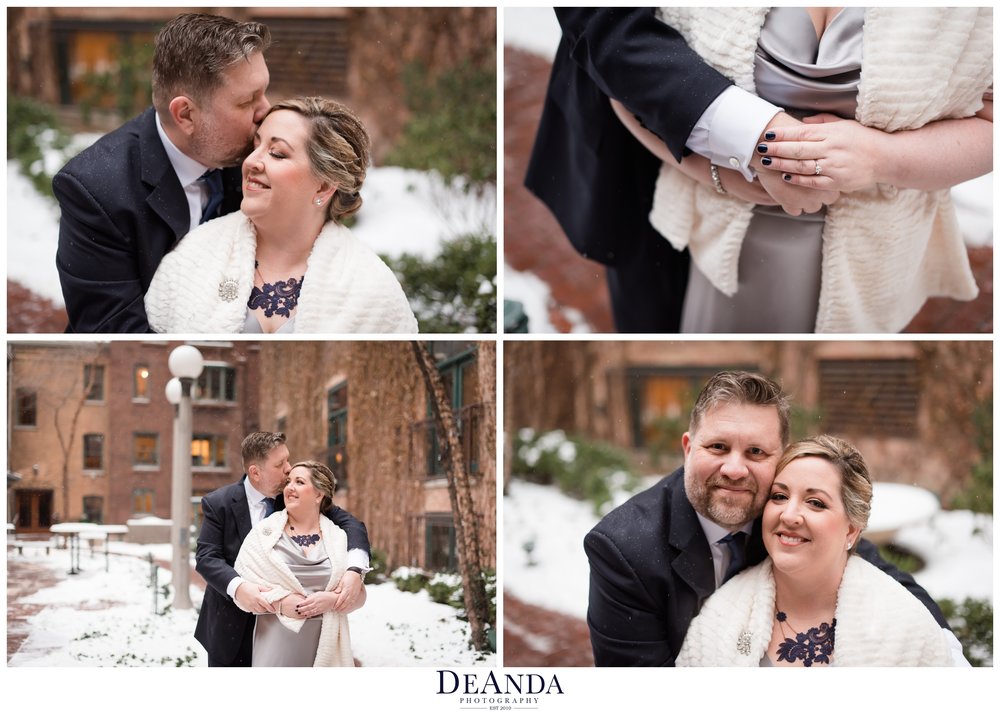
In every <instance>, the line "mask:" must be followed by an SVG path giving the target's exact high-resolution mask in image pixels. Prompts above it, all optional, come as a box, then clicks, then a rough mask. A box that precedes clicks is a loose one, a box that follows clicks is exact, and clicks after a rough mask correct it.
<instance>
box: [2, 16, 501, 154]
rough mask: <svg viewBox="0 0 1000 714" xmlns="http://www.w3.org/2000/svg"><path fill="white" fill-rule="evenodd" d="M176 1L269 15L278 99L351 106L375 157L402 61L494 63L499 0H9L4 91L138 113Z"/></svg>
mask: <svg viewBox="0 0 1000 714" xmlns="http://www.w3.org/2000/svg"><path fill="white" fill-rule="evenodd" d="M181 11H188V12H208V13H218V14H222V15H226V16H227V17H232V18H233V19H236V20H240V21H247V20H254V21H260V22H264V23H266V24H267V25H268V27H269V28H270V30H271V35H272V39H273V44H272V46H271V48H270V49H269V50H268V51H267V52H266V53H265V57H266V59H267V63H268V67H269V69H270V74H271V86H270V88H269V89H268V97H269V98H270V99H271V101H272V102H273V101H275V100H277V99H284V98H288V97H292V96H297V95H302V94H307V95H323V96H327V97H331V98H334V99H338V100H340V101H342V102H344V103H346V104H348V105H350V106H351V107H352V108H353V109H354V110H355V111H356V112H357V113H358V115H359V116H360V117H361V119H362V120H363V121H364V122H365V125H366V126H367V127H368V129H369V131H370V132H371V134H372V139H373V142H374V147H375V154H376V158H379V157H381V156H382V154H383V152H384V151H386V150H387V149H388V148H389V145H391V144H392V142H393V141H394V140H395V139H396V138H397V137H398V136H399V133H400V131H401V130H402V128H403V125H404V124H405V122H406V119H407V118H408V111H407V107H406V105H405V103H404V98H405V92H404V80H403V74H404V71H405V69H406V67H407V65H410V64H415V63H419V64H421V65H422V66H424V67H425V68H427V70H428V71H429V72H430V73H431V75H436V74H438V73H439V72H441V71H443V70H446V69H450V68H453V67H455V66H457V65H459V64H461V63H463V62H469V63H471V64H472V65H473V66H475V67H479V68H490V67H495V64H496V8H492V7H460V8H447V7H437V8H419V7H409V8H391V7H390V8H386V7H374V8H364V7H359V8H343V7H309V8H296V7H249V8H236V7H233V8H228V7H227V8H170V7H141V6H134V7H128V8H122V7H91V8H83V7H47V8H38V7H28V8H8V9H7V89H8V92H10V93H12V94H14V95H19V96H30V97H34V98H35V99H38V100H41V101H43V102H45V103H47V104H51V105H55V106H59V107H63V108H69V107H81V106H86V107H87V108H88V111H89V110H90V109H91V108H92V109H94V112H93V115H92V118H93V120H94V121H100V125H101V128H103V129H104V130H110V129H111V128H113V127H114V126H117V125H118V124H120V123H121V121H122V118H121V117H120V116H115V115H114V114H113V113H111V111H110V110H112V109H114V108H115V107H117V106H118V105H119V103H120V102H124V103H125V105H126V106H132V109H131V111H132V113H136V112H137V111H138V108H139V107H144V106H145V105H147V104H148V94H144V92H148V88H149V76H150V71H149V70H150V63H151V61H152V42H153V38H154V36H155V35H156V32H157V30H158V29H159V28H160V27H161V26H162V25H163V23H165V22H166V21H167V20H169V19H170V18H172V17H174V16H175V15H177V14H178V13H179V12H181ZM102 109H103V110H105V112H104V113H103V114H102V112H101V110H102Z"/></svg>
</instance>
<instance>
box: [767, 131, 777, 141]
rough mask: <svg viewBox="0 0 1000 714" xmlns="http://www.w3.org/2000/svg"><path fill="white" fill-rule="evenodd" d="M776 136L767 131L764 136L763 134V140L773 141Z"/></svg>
mask: <svg viewBox="0 0 1000 714" xmlns="http://www.w3.org/2000/svg"><path fill="white" fill-rule="evenodd" d="M776 136H778V135H777V134H775V133H774V132H773V131H769V132H767V133H766V134H764V138H765V139H767V140H768V141H774V138H775V137H776Z"/></svg>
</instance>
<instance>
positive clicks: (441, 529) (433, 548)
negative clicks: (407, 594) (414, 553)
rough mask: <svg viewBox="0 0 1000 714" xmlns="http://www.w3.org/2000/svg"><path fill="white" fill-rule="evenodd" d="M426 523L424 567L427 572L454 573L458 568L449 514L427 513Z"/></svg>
mask: <svg viewBox="0 0 1000 714" xmlns="http://www.w3.org/2000/svg"><path fill="white" fill-rule="evenodd" d="M426 523H427V525H426V529H425V534H424V535H425V544H424V560H425V563H424V567H425V568H427V569H428V570H447V571H454V570H455V569H456V568H457V567H458V557H457V555H456V552H455V524H454V521H453V520H452V517H451V514H450V513H428V514H427V521H426Z"/></svg>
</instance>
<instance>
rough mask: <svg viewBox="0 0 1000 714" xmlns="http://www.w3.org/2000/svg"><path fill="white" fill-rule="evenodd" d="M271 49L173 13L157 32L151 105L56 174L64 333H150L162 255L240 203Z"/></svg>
mask: <svg viewBox="0 0 1000 714" xmlns="http://www.w3.org/2000/svg"><path fill="white" fill-rule="evenodd" d="M269 45H270V32H269V30H268V29H267V27H266V26H265V25H262V24H260V23H256V22H243V23H241V22H236V21H234V20H231V19H229V18H225V17H219V16H215V15H197V14H184V15H179V16H178V17H176V18H174V19H173V20H171V21H170V22H168V23H167V24H166V25H164V27H163V29H162V30H160V32H159V33H158V34H157V36H156V42H155V48H154V54H153V107H151V108H149V109H147V110H146V111H145V112H144V113H143V114H141V115H139V116H138V117H136V118H135V119H132V120H131V121H129V122H128V123H126V124H125V125H123V126H122V127H120V128H118V129H117V130H115V131H113V132H111V133H110V134H108V135H106V136H104V137H102V138H101V139H100V140H98V141H97V143H96V144H94V145H93V146H91V147H89V148H88V149H86V150H84V151H83V152H81V153H80V154H79V155H78V156H76V157H75V158H73V159H72V160H70V161H69V162H68V163H67V164H66V166H64V167H63V169H62V170H61V171H60V172H59V173H58V174H56V176H55V178H54V179H53V180H52V190H53V192H54V193H55V196H56V198H57V199H58V201H59V206H60V208H61V210H62V218H61V220H60V223H59V248H58V251H57V254H56V267H57V268H58V270H59V279H60V282H61V284H62V290H63V298H64V300H65V302H66V312H67V313H68V315H69V325H68V327H67V332H149V325H148V323H147V320H146V311H145V308H144V306H143V296H144V295H145V293H146V290H147V289H148V287H149V283H150V281H151V280H152V278H153V274H154V273H155V272H156V268H157V266H158V265H159V264H160V260H161V259H162V258H163V256H164V255H166V254H167V253H168V252H169V251H170V250H172V249H173V247H174V245H176V243H177V242H178V241H179V240H180V239H181V238H183V237H184V236H185V235H186V234H187V233H188V231H189V230H191V229H192V228H194V227H196V226H197V225H198V224H199V223H201V222H202V221H204V220H208V219H210V218H214V217H216V216H219V215H224V214H227V213H231V212H233V211H235V210H237V209H238V208H239V206H240V202H241V200H242V176H241V169H240V164H241V163H242V161H243V159H244V158H245V157H246V156H247V155H248V154H249V152H250V148H251V146H252V141H253V135H254V133H255V132H256V130H257V126H258V125H259V124H260V122H261V121H262V119H263V118H264V114H265V113H266V112H267V110H268V108H269V106H270V105H269V103H268V101H267V98H266V96H265V92H266V90H267V86H268V82H269V79H270V78H269V75H268V71H267V65H266V64H265V62H264V56H263V52H264V50H266V49H267V47H268V46H269ZM214 169H221V171H212V172H211V173H207V172H209V171H210V170H214Z"/></svg>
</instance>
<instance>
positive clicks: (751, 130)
mask: <svg viewBox="0 0 1000 714" xmlns="http://www.w3.org/2000/svg"><path fill="white" fill-rule="evenodd" d="M780 111H782V109H781V107H777V106H775V105H773V104H771V102H769V101H767V100H766V99H761V98H760V97H758V96H756V95H755V94H750V92H747V91H745V90H743V89H740V88H739V87H736V86H732V87H729V88H727V89H726V90H725V91H724V92H723V93H722V94H720V95H719V96H718V97H716V99H715V101H714V102H712V103H711V104H709V105H708V109H706V110H705V113H704V114H702V115H701V118H700V119H698V123H697V124H695V125H694V128H693V129H692V130H691V135H690V136H689V137H688V140H687V148H689V149H691V151H693V152H694V153H696V154H701V155H702V156H704V157H706V158H707V159H709V160H710V161H711V162H712V163H713V164H715V165H716V166H721V167H722V168H724V169H734V170H736V171H739V172H740V173H741V174H743V177H744V178H745V179H746V180H747V181H753V180H754V177H755V176H756V174H755V172H754V171H753V170H752V169H751V168H750V159H752V158H753V156H754V152H755V151H756V149H757V141H758V139H760V135H761V134H762V133H763V132H764V128H765V127H766V126H767V125H768V124H769V123H770V122H771V120H772V119H773V118H774V116H775V115H776V114H778V113H779V112H780Z"/></svg>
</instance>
